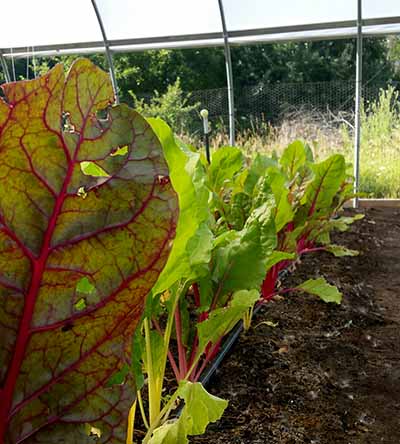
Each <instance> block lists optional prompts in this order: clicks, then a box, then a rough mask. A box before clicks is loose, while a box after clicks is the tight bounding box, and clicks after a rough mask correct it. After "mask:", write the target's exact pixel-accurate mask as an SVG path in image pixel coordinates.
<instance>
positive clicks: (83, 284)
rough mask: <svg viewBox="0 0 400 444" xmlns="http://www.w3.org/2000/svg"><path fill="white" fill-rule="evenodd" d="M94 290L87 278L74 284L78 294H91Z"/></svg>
mask: <svg viewBox="0 0 400 444" xmlns="http://www.w3.org/2000/svg"><path fill="white" fill-rule="evenodd" d="M94 290H95V287H94V285H93V284H92V283H91V282H90V281H89V279H88V278H87V277H84V278H82V279H80V280H79V281H78V282H77V284H76V291H77V292H78V293H84V294H91V293H93V291H94ZM78 302H79V301H78Z"/></svg>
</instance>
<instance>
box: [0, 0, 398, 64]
mask: <svg viewBox="0 0 400 444" xmlns="http://www.w3.org/2000/svg"><path fill="white" fill-rule="evenodd" d="M223 4H224V9H225V16H226V23H227V29H228V33H229V40H230V42H231V43H232V44H235V43H236V44H239V43H254V42H273V41H287V40H308V39H331V38H341V37H350V36H355V34H356V27H355V20H356V15H357V11H356V10H357V0H335V1H334V2H332V1H328V0H280V1H279V2H276V1H275V0H223ZM97 6H98V9H99V11H100V14H101V17H102V20H103V23H104V27H105V31H106V34H107V39H108V41H109V43H110V47H111V49H112V50H113V51H114V50H115V51H133V50H143V49H152V48H178V47H182V48H184V47H188V46H189V47H196V46H214V45H222V44H223V39H222V26H221V18H220V12H219V8H218V0H140V1H139V0H97ZM363 18H364V20H365V28H364V33H365V34H367V35H376V34H388V33H391V34H392V33H400V0H379V1H377V0H363ZM0 23H1V24H0V51H1V52H2V53H3V54H5V55H6V56H7V55H9V54H10V53H11V52H12V53H13V54H14V55H18V54H19V55H25V54H27V53H28V54H32V53H34V54H37V55H39V54H47V55H51V54H57V53H59V54H61V53H77V52H79V53H88V52H98V51H102V49H103V46H104V43H103V39H102V36H101V33H100V28H99V24H98V21H97V18H96V15H95V13H94V9H93V6H92V2H91V1H90V0H68V1H64V2H62V1H60V0H14V1H10V0H3V4H2V8H1V22H0Z"/></svg>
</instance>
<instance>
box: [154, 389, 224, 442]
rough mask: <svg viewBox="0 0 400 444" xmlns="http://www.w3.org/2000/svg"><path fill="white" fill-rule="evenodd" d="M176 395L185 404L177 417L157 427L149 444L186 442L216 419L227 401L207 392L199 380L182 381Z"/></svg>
mask: <svg viewBox="0 0 400 444" xmlns="http://www.w3.org/2000/svg"><path fill="white" fill-rule="evenodd" d="M178 396H179V398H180V399H183V400H184V402H185V405H184V407H183V409H182V412H181V414H180V416H179V418H177V419H174V420H171V421H167V422H166V423H165V424H163V425H162V426H160V427H158V428H157V429H156V430H155V431H154V432H153V435H152V437H151V439H150V441H149V444H186V443H188V442H189V440H188V438H187V437H188V436H193V435H202V434H203V433H204V432H205V431H206V428H207V426H208V424H210V423H211V422H215V421H218V420H219V419H220V418H221V416H222V414H223V413H224V410H225V409H226V407H227V405H228V402H227V401H225V400H224V399H221V398H218V397H216V396H213V395H211V394H210V393H208V392H207V391H206V390H205V389H204V387H203V386H202V384H200V383H199V382H196V383H191V382H188V381H182V382H181V383H180V385H179V388H178Z"/></svg>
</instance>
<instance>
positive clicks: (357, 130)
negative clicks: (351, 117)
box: [353, 0, 363, 208]
mask: <svg viewBox="0 0 400 444" xmlns="http://www.w3.org/2000/svg"><path fill="white" fill-rule="evenodd" d="M362 53H363V34H362V0H357V55H356V103H355V124H354V128H355V132H354V192H355V193H358V191H359V186H360V145H361V96H362ZM353 205H354V208H357V207H358V198H357V197H355V198H354V201H353Z"/></svg>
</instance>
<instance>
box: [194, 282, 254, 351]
mask: <svg viewBox="0 0 400 444" xmlns="http://www.w3.org/2000/svg"><path fill="white" fill-rule="evenodd" d="M259 299H260V292H259V290H255V289H253V290H239V291H237V292H235V293H234V294H233V297H232V301H231V302H230V303H229V304H228V306H227V307H223V308H217V309H215V310H213V311H212V312H211V313H210V316H209V317H208V319H206V320H205V321H203V322H200V323H199V324H198V325H197V331H198V335H199V351H198V354H199V355H201V354H202V353H203V352H204V350H205V348H206V346H207V345H208V344H209V343H211V344H215V343H216V342H217V341H218V340H220V339H221V338H222V337H224V336H225V335H226V334H228V333H229V332H230V331H231V330H232V328H233V327H234V326H235V325H236V324H237V323H238V322H239V321H240V320H241V319H242V317H243V315H244V313H246V312H247V311H248V310H249V308H251V307H253V306H254V304H255V303H256V302H257V301H258V300H259Z"/></svg>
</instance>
